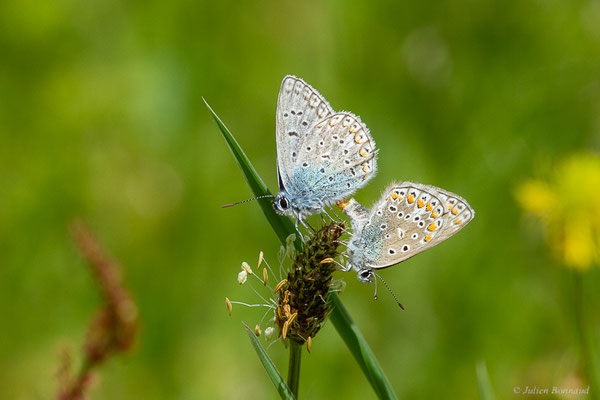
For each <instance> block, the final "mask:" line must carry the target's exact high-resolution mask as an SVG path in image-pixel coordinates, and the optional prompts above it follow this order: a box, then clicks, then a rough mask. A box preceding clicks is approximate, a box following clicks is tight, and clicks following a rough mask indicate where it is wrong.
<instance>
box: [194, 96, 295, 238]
mask: <svg viewBox="0 0 600 400" xmlns="http://www.w3.org/2000/svg"><path fill="white" fill-rule="evenodd" d="M202 100H204V98H202ZM204 104H206V107H208V109H209V110H210V112H211V114H212V116H213V118H214V119H215V122H216V123H217V125H218V126H219V129H220V130H221V133H222V134H223V137H224V138H225V141H226V142H227V145H228V146H229V149H230V150H231V152H232V153H233V157H234V158H235V161H236V162H237V164H238V166H239V167H240V169H241V170H242V173H243V175H244V178H245V179H246V182H247V183H248V186H250V189H251V190H252V193H254V196H264V195H269V194H272V193H271V192H270V191H269V189H268V188H267V185H265V183H264V182H263V180H262V179H261V178H260V176H259V175H258V172H256V170H255V169H254V166H253V165H252V163H251V162H250V160H249V159H248V157H247V156H246V153H244V151H243V150H242V148H241V147H240V145H239V144H238V142H237V140H235V138H234V137H233V135H232V134H231V132H229V129H227V127H226V126H225V124H224V123H223V122H222V121H221V119H220V118H219V117H218V116H217V114H216V113H215V112H214V111H213V109H212V108H211V107H210V106H209V105H208V103H207V102H206V100H204ZM257 201H258V204H259V205H260V208H261V209H262V212H263V213H264V214H265V217H267V221H269V224H271V227H272V228H273V230H274V231H275V234H276V235H277V237H279V240H280V241H281V242H282V243H284V244H285V239H286V238H287V237H288V236H289V235H290V234H291V233H294V232H296V230H295V229H294V224H293V223H292V221H291V220H290V219H289V218H287V217H284V216H282V215H279V214H277V213H276V212H275V210H274V209H273V206H272V205H271V199H269V198H266V199H259V200H257ZM298 242H299V240H298Z"/></svg>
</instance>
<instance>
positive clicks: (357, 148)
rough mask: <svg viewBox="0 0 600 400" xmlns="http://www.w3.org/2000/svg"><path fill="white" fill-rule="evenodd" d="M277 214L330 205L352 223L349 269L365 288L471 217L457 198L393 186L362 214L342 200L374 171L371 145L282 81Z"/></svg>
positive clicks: (425, 188) (362, 132)
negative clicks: (377, 274)
mask: <svg viewBox="0 0 600 400" xmlns="http://www.w3.org/2000/svg"><path fill="white" fill-rule="evenodd" d="M276 139H277V175H278V179H279V189H280V192H279V193H278V194H277V195H276V196H275V198H274V200H273V207H274V208H275V210H276V211H277V212H278V213H280V214H284V215H288V216H292V217H295V219H296V228H297V227H298V222H300V223H302V224H303V225H305V223H304V219H305V218H306V217H308V216H309V215H311V214H315V213H320V212H324V213H327V211H326V209H325V208H326V207H330V206H332V205H334V204H336V203H337V204H338V206H339V207H340V208H341V209H342V210H343V212H344V213H345V214H346V215H347V216H348V218H349V219H350V224H351V226H352V231H353V235H352V238H351V239H350V241H349V243H348V246H347V249H348V255H349V263H348V265H347V266H346V270H348V271H349V270H350V269H353V270H355V271H356V272H357V273H358V278H359V280H360V281H362V282H372V281H373V274H374V270H376V269H381V268H386V267H389V266H392V265H394V264H398V263H399V262H401V261H404V260H406V259H408V258H410V257H412V256H414V255H416V254H418V253H420V252H422V251H425V250H427V249H429V248H431V247H433V246H435V245H436V244H438V243H440V242H442V241H444V240H445V239H447V238H449V237H450V236H452V235H454V234H455V233H456V232H458V231H459V230H460V229H461V228H462V227H464V226H465V225H466V224H467V223H468V222H469V221H471V219H473V216H474V215H475V212H474V211H473V209H472V208H471V207H470V206H469V204H468V203H467V202H466V201H465V200H464V199H463V198H461V197H459V196H457V195H456V194H453V193H450V192H447V191H445V190H443V189H440V188H437V187H435V186H429V185H422V184H419V183H411V182H403V183H400V184H392V185H391V186H390V187H389V188H388V189H386V191H385V193H384V194H383V197H382V198H381V199H380V200H379V201H378V202H377V203H376V204H375V205H374V206H373V208H372V209H371V210H367V209H366V208H364V207H363V206H362V205H360V204H359V203H358V202H357V201H356V200H354V199H350V200H349V201H347V200H345V199H346V198H347V197H349V196H351V195H352V194H353V193H354V192H355V191H356V190H357V189H359V188H360V187H362V186H364V185H365V184H366V183H367V182H368V181H369V180H370V179H371V178H372V177H373V176H374V175H375V171H376V167H377V165H376V164H377V163H376V161H377V160H376V154H377V151H376V149H375V142H374V141H373V138H372V137H371V135H370V134H369V130H368V129H367V127H366V125H365V124H364V123H363V122H362V121H361V120H360V118H359V117H357V116H356V115H354V114H352V113H350V112H335V111H334V110H333V109H332V108H331V106H330V105H329V103H328V102H327V101H326V100H325V99H324V98H323V96H321V95H320V94H319V92H317V91H316V90H315V89H313V88H312V87H311V86H310V85H308V84H307V83H306V82H304V81H303V80H302V79H299V78H296V77H294V76H286V77H285V78H284V79H283V82H282V84H281V89H280V91H279V98H278V100H277V133H276Z"/></svg>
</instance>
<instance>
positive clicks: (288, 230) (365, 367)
mask: <svg viewBox="0 0 600 400" xmlns="http://www.w3.org/2000/svg"><path fill="white" fill-rule="evenodd" d="M204 103H205V104H206V106H207V107H208V109H209V110H210V112H211V114H212V116H213V118H214V119H215V122H216V123H217V125H218V126H219V129H220V130H221V133H222V134H223V136H224V137H225V140H226V142H227V144H228V146H229V149H230V150H231V152H232V153H233V156H234V158H235V159H236V161H237V163H238V165H239V166H240V169H241V170H242V173H243V174H244V178H245V179H246V182H248V185H249V186H250V189H251V190H252V192H253V193H254V195H255V196H261V195H264V194H269V193H270V192H269V189H268V188H267V187H266V185H265V184H264V183H263V181H262V179H261V178H260V176H259V175H258V173H257V172H256V170H255V169H254V167H253V166H252V163H251V162H250V160H249V159H248V157H247V156H246V154H245V153H244V151H243V150H242V148H241V147H240V145H239V144H238V143H237V141H236V140H235V138H234V137H233V135H232V134H231V132H229V130H228V129H227V127H226V126H225V124H223V122H222V121H221V119H220V118H219V117H218V116H217V114H216V113H215V112H214V111H213V109H212V108H210V106H209V105H208V103H206V100H205V101H204ZM258 202H259V204H260V207H261V209H262V211H263V213H264V214H265V216H266V217H267V220H268V221H269V223H270V224H271V227H272V228H273V230H274V231H275V233H276V234H277V237H279V240H280V241H281V243H282V244H283V245H284V246H285V239H286V238H287V237H288V236H289V235H290V234H292V233H296V230H295V229H294V224H293V223H292V221H291V220H290V219H289V218H287V217H285V216H282V215H279V214H277V213H276V212H275V210H273V207H272V206H271V204H270V202H269V201H265V200H258ZM296 247H297V248H298V250H300V249H301V247H302V244H301V242H300V240H297V241H296ZM330 300H331V301H332V304H333V305H334V307H333V309H332V311H331V314H330V317H329V318H330V320H331V322H332V323H333V325H334V326H335V329H336V330H337V332H338V334H339V335H340V336H341V337H342V339H343V340H344V343H346V346H347V347H348V349H349V350H350V352H351V353H352V355H353V356H354V358H355V359H356V362H357V363H358V365H359V366H360V368H361V370H362V371H363V373H364V374H365V376H366V377H367V379H368V381H369V383H370V384H371V386H372V387H373V390H374V391H375V393H377V396H378V397H379V398H380V399H396V398H397V397H396V395H395V394H394V391H393V389H392V386H391V384H390V383H389V381H388V380H387V378H386V377H385V374H384V373H383V370H382V369H381V367H380V366H379V363H378V362H377V359H376V358H375V356H374V355H373V352H372V351H371V348H370V347H369V345H368V344H367V341H366V340H365V338H364V337H363V336H362V335H361V333H360V331H359V330H358V328H357V327H356V325H354V322H352V319H351V318H350V315H349V314H348V312H347V311H346V309H345V308H344V306H343V304H342V302H341V300H340V298H339V297H338V296H337V294H335V293H331V294H330Z"/></svg>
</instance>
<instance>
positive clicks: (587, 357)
mask: <svg viewBox="0 0 600 400" xmlns="http://www.w3.org/2000/svg"><path fill="white" fill-rule="evenodd" d="M581 275H582V273H581V272H579V271H575V272H573V306H574V314H575V327H576V329H577V336H578V339H579V348H580V354H581V363H582V366H581V367H582V370H583V375H584V377H585V378H586V380H587V381H588V383H589V385H590V395H591V397H590V398H591V399H597V398H598V393H599V390H600V384H599V383H598V375H597V372H596V365H595V359H594V349H593V345H592V340H591V338H590V335H589V333H590V327H589V326H588V322H589V318H590V316H589V315H586V312H585V299H584V296H585V294H584V285H583V278H582V276H581Z"/></svg>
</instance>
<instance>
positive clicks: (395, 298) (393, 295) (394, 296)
mask: <svg viewBox="0 0 600 400" xmlns="http://www.w3.org/2000/svg"><path fill="white" fill-rule="evenodd" d="M373 274H374V275H375V276H376V277H377V278H379V279H381V282H383V284H384V285H385V287H386V288H387V290H388V292H390V294H391V295H392V297H393V298H394V300H396V304H398V305H399V306H400V308H401V309H403V310H404V306H403V305H402V304H401V303H400V302H399V301H398V298H397V297H396V295H395V294H394V292H392V289H390V287H389V286H388V284H387V282H386V281H384V280H383V278H382V277H381V276H379V274H377V273H376V272H373ZM375 300H377V279H375Z"/></svg>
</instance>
